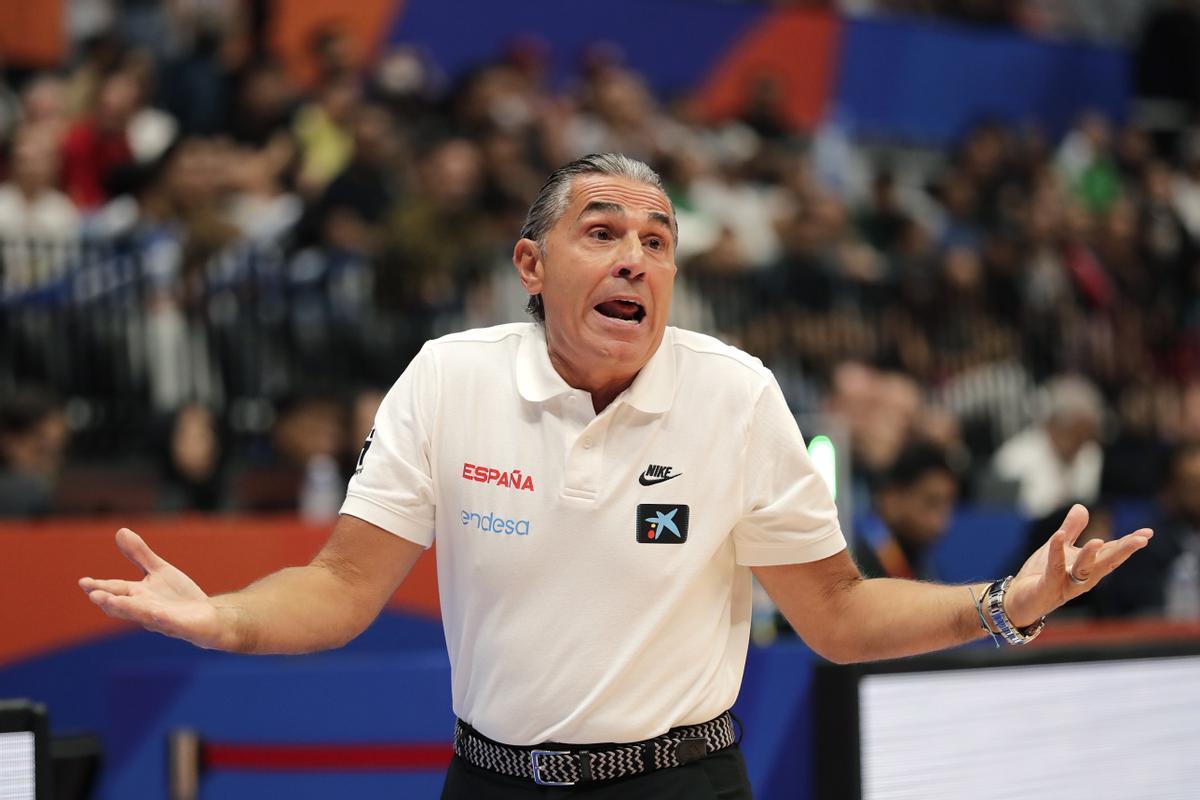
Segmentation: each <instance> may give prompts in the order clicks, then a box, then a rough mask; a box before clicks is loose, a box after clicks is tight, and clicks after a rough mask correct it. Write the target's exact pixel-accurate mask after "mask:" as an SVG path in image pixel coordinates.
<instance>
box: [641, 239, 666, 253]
mask: <svg viewBox="0 0 1200 800" xmlns="http://www.w3.org/2000/svg"><path fill="white" fill-rule="evenodd" d="M646 246H647V247H649V248H650V249H651V250H662V249H663V247H665V246H666V245H664V244H663V240H662V239H660V238H658V237H657V236H651V237H650V238H649V239H647V240H646Z"/></svg>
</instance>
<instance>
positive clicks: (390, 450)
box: [341, 345, 438, 547]
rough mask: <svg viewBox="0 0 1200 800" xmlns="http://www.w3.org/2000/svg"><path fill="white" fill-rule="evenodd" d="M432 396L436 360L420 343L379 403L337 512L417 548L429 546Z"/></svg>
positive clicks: (435, 396)
mask: <svg viewBox="0 0 1200 800" xmlns="http://www.w3.org/2000/svg"><path fill="white" fill-rule="evenodd" d="M437 399H438V385H437V364H436V362H435V360H434V357H433V353H432V352H431V349H430V347H429V346H428V345H426V346H425V347H424V348H422V349H421V352H420V353H418V354H417V357H416V358H414V359H413V360H412V362H411V363H410V364H409V365H408V368H407V369H405V370H404V374H402V375H401V376H400V378H399V380H397V381H396V383H395V385H393V386H392V388H391V390H390V391H388V393H387V396H386V397H384V399H383V403H382V404H380V406H379V411H378V413H377V414H376V415H375V427H374V428H372V429H371V433H370V435H369V436H367V441H366V442H365V443H364V444H363V449H362V453H361V455H359V458H358V464H357V465H356V467H355V471H354V476H353V477H352V478H351V479H350V485H349V486H348V487H347V489H346V500H345V502H344V503H343V504H342V512H341V513H343V514H348V515H350V516H352V517H357V518H359V519H362V520H365V521H367V522H370V523H371V524H372V525H377V526H379V527H380V528H383V529H384V530H386V531H389V532H391V533H394V534H396V535H397V536H401V537H403V538H405V539H408V540H409V541H411V542H415V543H416V544H419V545H421V546H422V547H429V546H430V545H431V544H433V531H434V511H435V501H434V497H435V495H434V488H433V472H432V467H431V460H430V453H431V451H432V447H433V442H432V431H433V419H434V410H435V409H436V408H437Z"/></svg>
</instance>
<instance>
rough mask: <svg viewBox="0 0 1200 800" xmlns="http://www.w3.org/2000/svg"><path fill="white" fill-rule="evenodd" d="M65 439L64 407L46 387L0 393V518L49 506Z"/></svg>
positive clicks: (67, 436) (48, 509)
mask: <svg viewBox="0 0 1200 800" xmlns="http://www.w3.org/2000/svg"><path fill="white" fill-rule="evenodd" d="M69 439H70V429H69V428H68V426H67V414H66V410H65V409H64V408H63V407H62V404H61V403H60V402H59V401H58V400H57V398H55V397H53V396H52V395H51V394H49V393H48V392H46V391H43V390H41V389H38V388H34V387H17V388H16V389H14V390H11V391H10V393H9V394H8V396H6V397H3V398H2V399H0V518H4V517H36V516H42V515H44V514H48V513H50V512H51V511H52V510H53V506H54V489H55V486H56V484H57V482H58V477H59V472H60V471H61V470H62V463H63V456H64V454H65V452H66V449H67V443H68V441H69Z"/></svg>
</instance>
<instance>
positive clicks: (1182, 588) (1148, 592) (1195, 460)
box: [1109, 441, 1200, 620]
mask: <svg viewBox="0 0 1200 800" xmlns="http://www.w3.org/2000/svg"><path fill="white" fill-rule="evenodd" d="M1157 515H1158V518H1157V521H1156V522H1155V523H1154V539H1156V540H1157V541H1156V542H1155V543H1154V545H1153V547H1151V546H1149V545H1147V547H1146V548H1145V549H1146V552H1145V553H1142V554H1141V555H1145V556H1146V558H1145V559H1144V560H1143V561H1142V563H1141V564H1139V565H1138V567H1137V569H1136V570H1135V571H1134V572H1133V573H1132V574H1130V575H1126V576H1122V577H1121V578H1120V580H1117V581H1114V582H1113V583H1112V584H1111V586H1110V588H1109V599H1110V602H1111V604H1112V610H1113V611H1114V612H1115V613H1117V614H1124V615H1162V614H1167V615H1169V616H1172V617H1176V618H1180V619H1190V620H1198V619H1200V444H1198V443H1196V442H1195V441H1188V442H1184V443H1182V444H1180V445H1178V446H1177V447H1176V449H1175V451H1174V452H1173V453H1172V455H1171V458H1170V462H1169V466H1168V471H1167V475H1166V486H1165V487H1164V490H1163V492H1162V495H1161V497H1160V498H1159V506H1158V511H1157ZM1131 563H1132V562H1131Z"/></svg>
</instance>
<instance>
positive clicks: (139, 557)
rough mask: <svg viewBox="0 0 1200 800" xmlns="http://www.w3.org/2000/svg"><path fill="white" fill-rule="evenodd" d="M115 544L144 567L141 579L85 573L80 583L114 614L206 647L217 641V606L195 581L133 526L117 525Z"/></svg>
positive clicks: (90, 596)
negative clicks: (135, 531) (110, 578)
mask: <svg viewBox="0 0 1200 800" xmlns="http://www.w3.org/2000/svg"><path fill="white" fill-rule="evenodd" d="M117 548H118V549H119V550H120V551H121V553H122V554H123V555H124V556H125V557H126V558H128V559H129V560H130V561H132V562H133V563H134V564H136V565H137V566H139V567H141V569H142V570H143V571H144V572H145V573H146V574H145V576H144V577H143V578H142V579H141V580H140V581H126V580H98V579H95V578H82V579H80V581H79V586H80V588H82V589H83V590H84V591H85V592H87V594H88V598H89V599H90V600H91V601H92V602H93V603H95V604H96V605H97V606H99V607H100V608H101V610H103V611H104V613H105V614H108V615H109V616H110V617H115V618H117V619H124V620H128V621H130V622H136V623H137V624H139V625H141V626H142V627H144V628H146V629H147V630H151V631H155V632H158V633H163V634H166V635H167V636H174V637H176V638H179V639H186V640H187V641H189V642H193V643H194V644H198V645H200V646H202V647H212V646H215V645H216V644H217V639H218V635H219V624H218V619H217V609H216V607H215V606H214V605H213V603H212V601H211V600H209V598H208V595H206V594H205V593H204V591H203V590H202V589H201V588H200V587H199V586H197V585H196V583H195V581H193V580H192V579H191V578H189V577H188V576H187V575H185V574H184V573H183V572H182V571H180V570H179V569H177V568H175V567H174V566H172V565H171V564H169V563H168V562H166V561H164V560H163V559H162V558H160V557H159V556H158V555H157V554H155V553H154V551H152V550H151V549H150V548H149V546H147V545H146V543H145V542H144V541H142V538H141V537H140V536H138V535H137V534H136V533H134V532H133V531H131V530H129V529H127V528H122V529H121V530H119V531H117Z"/></svg>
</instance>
